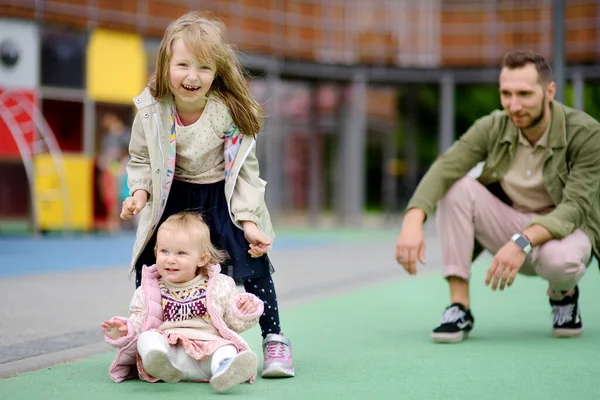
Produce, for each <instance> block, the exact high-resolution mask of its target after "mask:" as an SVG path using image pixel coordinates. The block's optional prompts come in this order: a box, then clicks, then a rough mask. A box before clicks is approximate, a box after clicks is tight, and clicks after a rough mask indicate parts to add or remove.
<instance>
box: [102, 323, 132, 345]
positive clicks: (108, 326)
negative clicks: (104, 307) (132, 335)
mask: <svg viewBox="0 0 600 400" xmlns="http://www.w3.org/2000/svg"><path fill="white" fill-rule="evenodd" d="M100 326H101V327H102V330H103V331H104V334H105V335H106V336H108V337H109V338H111V339H112V340H117V339H120V338H122V337H123V336H126V335H127V324H126V323H125V322H123V321H121V320H118V319H109V320H107V321H104V322H103V323H102V324H100Z"/></svg>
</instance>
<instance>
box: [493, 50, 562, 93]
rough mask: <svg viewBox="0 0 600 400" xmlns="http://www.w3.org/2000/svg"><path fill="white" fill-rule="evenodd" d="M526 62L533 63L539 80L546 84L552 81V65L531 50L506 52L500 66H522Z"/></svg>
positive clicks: (511, 67)
mask: <svg viewBox="0 0 600 400" xmlns="http://www.w3.org/2000/svg"><path fill="white" fill-rule="evenodd" d="M527 64H533V65H534V66H535V69H536V70H537V72H538V77H539V78H538V79H539V82H540V83H542V84H544V85H545V84H548V83H550V82H552V67H551V66H550V63H549V62H548V61H546V59H545V58H544V57H543V56H542V55H541V54H538V53H536V52H534V51H531V50H516V51H511V52H510V53H506V55H505V56H504V60H503V61H502V68H508V69H515V68H523V67H524V66H526V65H527Z"/></svg>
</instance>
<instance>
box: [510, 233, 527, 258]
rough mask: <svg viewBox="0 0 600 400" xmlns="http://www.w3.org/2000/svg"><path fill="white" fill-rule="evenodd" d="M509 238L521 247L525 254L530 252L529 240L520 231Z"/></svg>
mask: <svg viewBox="0 0 600 400" xmlns="http://www.w3.org/2000/svg"><path fill="white" fill-rule="evenodd" d="M510 240H512V241H513V242H515V243H516V244H517V246H519V247H520V248H521V250H523V253H525V254H529V253H531V249H532V247H531V242H530V241H529V239H527V238H526V237H525V235H523V234H521V233H515V234H514V235H513V236H512V237H511V238H510Z"/></svg>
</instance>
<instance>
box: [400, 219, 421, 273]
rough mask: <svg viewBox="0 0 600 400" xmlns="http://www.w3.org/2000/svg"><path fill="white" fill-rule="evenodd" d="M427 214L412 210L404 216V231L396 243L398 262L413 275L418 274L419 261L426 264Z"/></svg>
mask: <svg viewBox="0 0 600 400" xmlns="http://www.w3.org/2000/svg"><path fill="white" fill-rule="evenodd" d="M424 220H425V213H424V212H423V211H422V210H420V209H418V208H413V209H410V210H409V211H408V212H407V213H406V215H405V216H404V220H403V222H402V230H401V231H400V234H399V235H398V240H397V241H396V260H397V261H398V263H399V264H401V265H402V266H403V267H404V269H405V270H406V271H407V272H408V273H409V274H411V275H415V274H416V273H417V260H418V261H420V262H421V264H425V235H424V234H423V221H424Z"/></svg>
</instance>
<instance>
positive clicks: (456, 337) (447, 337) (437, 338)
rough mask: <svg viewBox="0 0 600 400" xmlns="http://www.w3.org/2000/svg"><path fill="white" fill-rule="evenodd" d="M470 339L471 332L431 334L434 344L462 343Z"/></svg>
mask: <svg viewBox="0 0 600 400" xmlns="http://www.w3.org/2000/svg"><path fill="white" fill-rule="evenodd" d="M468 337H469V332H467V331H458V332H452V333H448V332H431V340H432V341H433V342H434V343H460V342H462V341H463V340H465V339H467V338H468Z"/></svg>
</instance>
